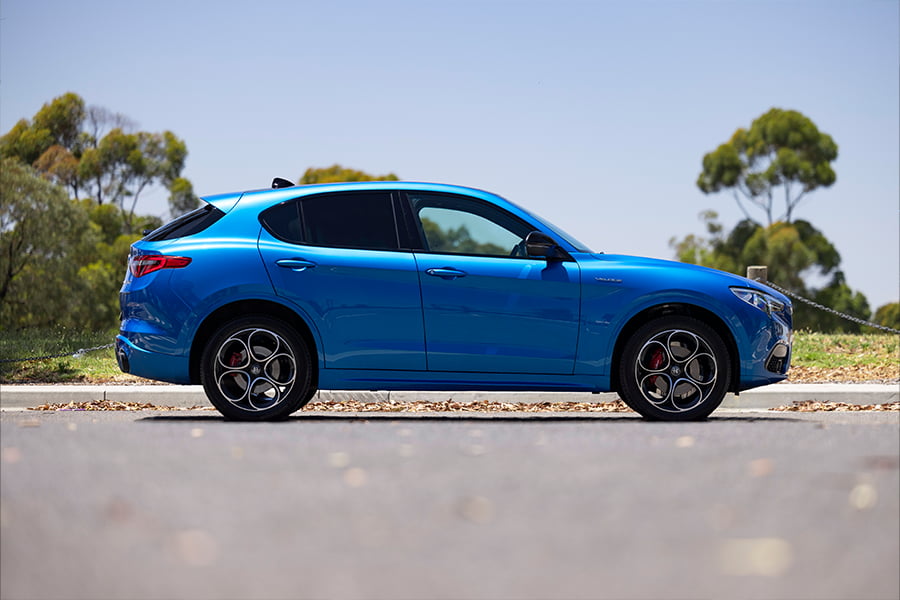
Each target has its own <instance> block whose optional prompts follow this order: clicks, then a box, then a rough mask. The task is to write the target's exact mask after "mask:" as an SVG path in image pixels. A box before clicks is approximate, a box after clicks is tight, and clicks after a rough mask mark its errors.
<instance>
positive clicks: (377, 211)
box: [260, 192, 399, 250]
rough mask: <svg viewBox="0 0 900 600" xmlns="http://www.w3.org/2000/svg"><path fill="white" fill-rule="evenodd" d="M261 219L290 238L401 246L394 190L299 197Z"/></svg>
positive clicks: (369, 247) (372, 246) (383, 247)
mask: <svg viewBox="0 0 900 600" xmlns="http://www.w3.org/2000/svg"><path fill="white" fill-rule="evenodd" d="M260 220H261V221H262V224H263V225H264V226H265V228H266V229H267V230H268V231H269V232H270V233H271V234H272V235H274V236H275V237H277V238H278V239H281V240H283V241H286V242H292V243H300V244H310V245H313V246H334V247H338V248H360V249H366V250H397V249H398V248H399V244H398V241H397V226H396V224H395V219H394V203H393V200H392V199H391V194H390V192H358V193H341V194H322V195H321V196H309V197H304V198H299V199H297V200H291V201H289V202H284V203H282V204H279V205H277V206H273V207H272V208H270V209H268V210H266V211H265V212H264V213H263V214H262V216H261V218H260Z"/></svg>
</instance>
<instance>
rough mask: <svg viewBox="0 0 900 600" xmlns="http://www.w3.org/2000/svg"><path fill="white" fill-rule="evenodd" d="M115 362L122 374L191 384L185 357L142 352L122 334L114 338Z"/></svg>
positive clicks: (142, 350)
mask: <svg viewBox="0 0 900 600" xmlns="http://www.w3.org/2000/svg"><path fill="white" fill-rule="evenodd" d="M116 361H117V362H118V363H119V369H121V370H122V372H123V373H129V374H131V375H137V376H138V377H145V378H147V379H155V380H157V381H166V382H169V383H179V384H182V385H188V384H190V383H191V376H190V361H189V359H188V357H187V356H177V355H170V354H161V353H159V352H152V351H149V350H144V349H143V348H140V347H138V346H137V345H135V343H134V342H132V341H131V340H129V339H128V338H127V337H126V336H125V335H123V334H119V335H117V336H116Z"/></svg>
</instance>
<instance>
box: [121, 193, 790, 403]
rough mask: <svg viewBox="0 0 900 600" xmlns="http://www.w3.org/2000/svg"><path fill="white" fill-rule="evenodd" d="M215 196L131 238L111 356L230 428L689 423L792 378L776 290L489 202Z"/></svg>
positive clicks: (785, 313) (785, 316)
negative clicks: (459, 398)
mask: <svg viewBox="0 0 900 600" xmlns="http://www.w3.org/2000/svg"><path fill="white" fill-rule="evenodd" d="M203 200H204V202H203V205H202V207H201V208H198V209H197V210H195V211H193V212H190V213H188V214H186V215H183V216H181V217H179V218H177V219H175V220H174V221H172V222H170V223H168V224H166V225H164V226H163V227H161V228H159V229H157V230H156V231H153V232H151V233H149V234H148V235H146V237H144V238H143V239H141V240H140V241H138V242H136V243H134V244H133V246H132V248H131V253H130V256H129V261H128V269H127V272H126V275H125V281H124V283H123V285H122V289H121V293H120V304H121V310H122V321H121V330H120V333H119V335H118V336H117V338H116V356H117V358H118V362H119V366H120V368H121V369H122V371H124V372H126V373H132V374H134V375H138V376H141V377H145V378H148V379H154V380H159V381H166V382H172V383H179V384H202V385H203V387H204V390H205V392H206V395H207V397H208V398H209V400H210V402H212V404H213V405H214V406H215V407H216V408H217V409H218V410H219V411H220V412H221V413H222V414H223V415H224V416H225V417H226V418H230V419H240V420H272V419H283V418H286V417H287V416H288V415H290V414H291V413H293V412H295V411H297V410H298V409H300V408H302V407H303V406H304V405H305V404H306V403H307V402H309V400H310V399H311V398H312V396H313V395H314V394H315V392H316V390H319V389H323V390H335V389H339V390H423V391H424V390H446V391H458V390H472V391H489V390H495V391H519V390H522V391H525V390H529V391H560V392H566V391H586V392H605V391H615V392H618V394H619V395H620V397H621V398H622V399H623V400H624V401H625V402H626V403H627V404H628V405H629V406H630V407H631V408H633V409H634V410H635V411H637V412H638V413H640V414H641V415H643V416H644V417H646V418H648V419H660V420H696V419H704V418H706V417H707V416H709V414H710V413H712V411H714V410H715V409H716V408H717V407H718V406H719V404H720V403H721V402H722V399H723V398H724V396H725V394H726V393H727V392H729V391H730V392H740V391H743V390H747V389H750V388H753V387H757V386H761V385H765V384H769V383H774V382H777V381H781V380H783V379H785V377H786V373H787V370H788V367H789V363H790V355H791V341H792V333H791V327H792V322H791V310H792V309H791V303H790V301H789V300H788V299H787V298H786V297H785V296H783V295H781V294H779V293H778V292H776V291H775V290H772V289H770V288H768V287H767V286H764V285H762V284H760V283H757V282H755V281H750V280H748V279H745V278H743V277H739V276H736V275H732V274H729V273H725V272H722V271H716V270H713V269H708V268H704V267H699V266H695V265H688V264H682V263H676V262H670V261H663V260H656V259H649V258H638V257H631V256H620V255H614V254H602V253H595V252H592V251H591V250H590V249H588V248H587V247H586V246H585V245H584V244H582V243H580V242H578V241H577V240H575V239H574V238H572V237H571V236H569V235H567V234H566V233H565V232H563V231H561V230H560V229H558V228H556V227H555V226H553V225H551V224H550V223H548V222H547V221H545V220H543V219H541V218H540V217H538V216H536V215H533V214H532V213H530V212H529V211H527V210H524V209H523V208H520V207H518V206H516V205H515V204H513V203H511V202H509V201H507V200H505V199H503V198H501V197H499V196H497V195H494V194H491V193H488V192H485V191H481V190H476V189H471V188H466V187H460V186H454V185H445V184H434V183H410V182H397V181H390V182H365V183H343V184H321V185H303V186H293V185H292V184H290V182H286V181H284V180H280V179H276V180H275V182H274V184H273V189H266V190H259V191H251V192H244V193H233V194H223V195H218V196H211V197H207V198H204V199H203Z"/></svg>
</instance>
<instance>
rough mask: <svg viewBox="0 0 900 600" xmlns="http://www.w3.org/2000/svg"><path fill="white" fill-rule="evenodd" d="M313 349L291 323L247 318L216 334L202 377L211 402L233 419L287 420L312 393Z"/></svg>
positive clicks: (206, 352) (205, 355) (206, 354)
mask: <svg viewBox="0 0 900 600" xmlns="http://www.w3.org/2000/svg"><path fill="white" fill-rule="evenodd" d="M310 363H311V361H310V353H309V350H308V349H307V347H306V344H305V343H304V341H303V339H302V338H301V337H300V336H299V335H297V333H296V332H295V331H294V330H293V328H291V327H290V326H289V325H287V324H286V323H284V322H282V321H280V320H277V319H272V318H269V317H263V316H255V317H244V318H241V319H237V320H234V321H231V322H229V323H226V324H225V325H223V326H222V327H220V328H219V330H218V331H217V332H216V333H215V334H213V336H212V337H211V338H210V340H209V342H208V343H207V345H206V348H205V350H204V352H203V356H202V358H201V370H200V377H201V381H202V383H203V388H204V390H205V391H206V395H207V397H208V398H209V400H210V402H212V403H213V405H214V406H215V407H216V408H217V409H219V411H220V412H221V413H222V414H223V415H225V416H226V417H228V418H231V419H240V420H271V419H281V418H285V417H287V416H288V415H290V414H291V413H293V412H294V411H296V410H298V409H300V408H301V407H302V406H303V405H304V404H306V402H308V401H309V399H310V398H311V397H312V394H311V393H310V392H311V391H313V390H312V385H311V376H310V374H311V368H312V365H311V364H310Z"/></svg>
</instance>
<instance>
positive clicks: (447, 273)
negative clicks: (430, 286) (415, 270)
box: [425, 267, 466, 279]
mask: <svg viewBox="0 0 900 600" xmlns="http://www.w3.org/2000/svg"><path fill="white" fill-rule="evenodd" d="M425 272H426V273H428V274H429V275H431V276H433V277H440V278H441V279H456V278H457V277H465V276H466V272H465V271H460V270H459V269H454V268H452V267H437V268H432V269H426V270H425Z"/></svg>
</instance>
